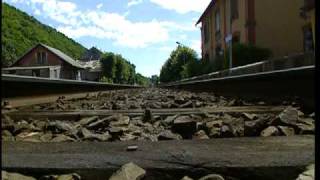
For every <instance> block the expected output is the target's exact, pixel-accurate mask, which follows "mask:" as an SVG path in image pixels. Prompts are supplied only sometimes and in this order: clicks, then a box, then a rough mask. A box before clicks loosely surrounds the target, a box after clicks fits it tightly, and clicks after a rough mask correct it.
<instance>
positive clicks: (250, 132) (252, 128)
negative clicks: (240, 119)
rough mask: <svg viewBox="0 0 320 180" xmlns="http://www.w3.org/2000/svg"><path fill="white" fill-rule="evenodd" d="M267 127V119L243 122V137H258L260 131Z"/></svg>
mask: <svg viewBox="0 0 320 180" xmlns="http://www.w3.org/2000/svg"><path fill="white" fill-rule="evenodd" d="M267 127H268V121H267V119H257V120H253V121H245V122H244V135H245V136H259V135H260V133H261V131H262V130H263V129H265V128H267Z"/></svg>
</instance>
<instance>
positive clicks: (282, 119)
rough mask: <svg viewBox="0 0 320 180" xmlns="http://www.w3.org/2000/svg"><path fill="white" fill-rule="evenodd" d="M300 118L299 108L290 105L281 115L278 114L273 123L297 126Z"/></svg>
mask: <svg viewBox="0 0 320 180" xmlns="http://www.w3.org/2000/svg"><path fill="white" fill-rule="evenodd" d="M298 120H299V112H298V110H297V109H295V108H293V107H291V106H289V107H287V108H286V109H285V110H284V111H283V112H281V113H280V114H279V116H277V117H276V118H275V119H274V120H273V121H271V125H285V126H295V125H296V124H297V122H298Z"/></svg>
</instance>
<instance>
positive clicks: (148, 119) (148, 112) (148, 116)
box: [142, 109, 153, 122]
mask: <svg viewBox="0 0 320 180" xmlns="http://www.w3.org/2000/svg"><path fill="white" fill-rule="evenodd" d="M142 120H143V121H144V122H153V116H152V112H151V110H150V109H145V111H144V115H143V118H142Z"/></svg>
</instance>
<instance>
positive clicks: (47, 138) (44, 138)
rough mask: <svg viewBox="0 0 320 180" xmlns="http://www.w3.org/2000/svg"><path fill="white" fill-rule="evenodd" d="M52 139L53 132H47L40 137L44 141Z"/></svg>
mask: <svg viewBox="0 0 320 180" xmlns="http://www.w3.org/2000/svg"><path fill="white" fill-rule="evenodd" d="M51 139H52V134H51V133H46V134H44V135H42V136H41V137H40V140H41V141H42V142H50V141H51Z"/></svg>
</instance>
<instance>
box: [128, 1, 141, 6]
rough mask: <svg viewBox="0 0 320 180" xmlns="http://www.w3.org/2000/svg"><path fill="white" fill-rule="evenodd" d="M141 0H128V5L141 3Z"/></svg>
mask: <svg viewBox="0 0 320 180" xmlns="http://www.w3.org/2000/svg"><path fill="white" fill-rule="evenodd" d="M142 2H143V0H129V2H128V7H130V6H134V5H138V4H141V3H142Z"/></svg>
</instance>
